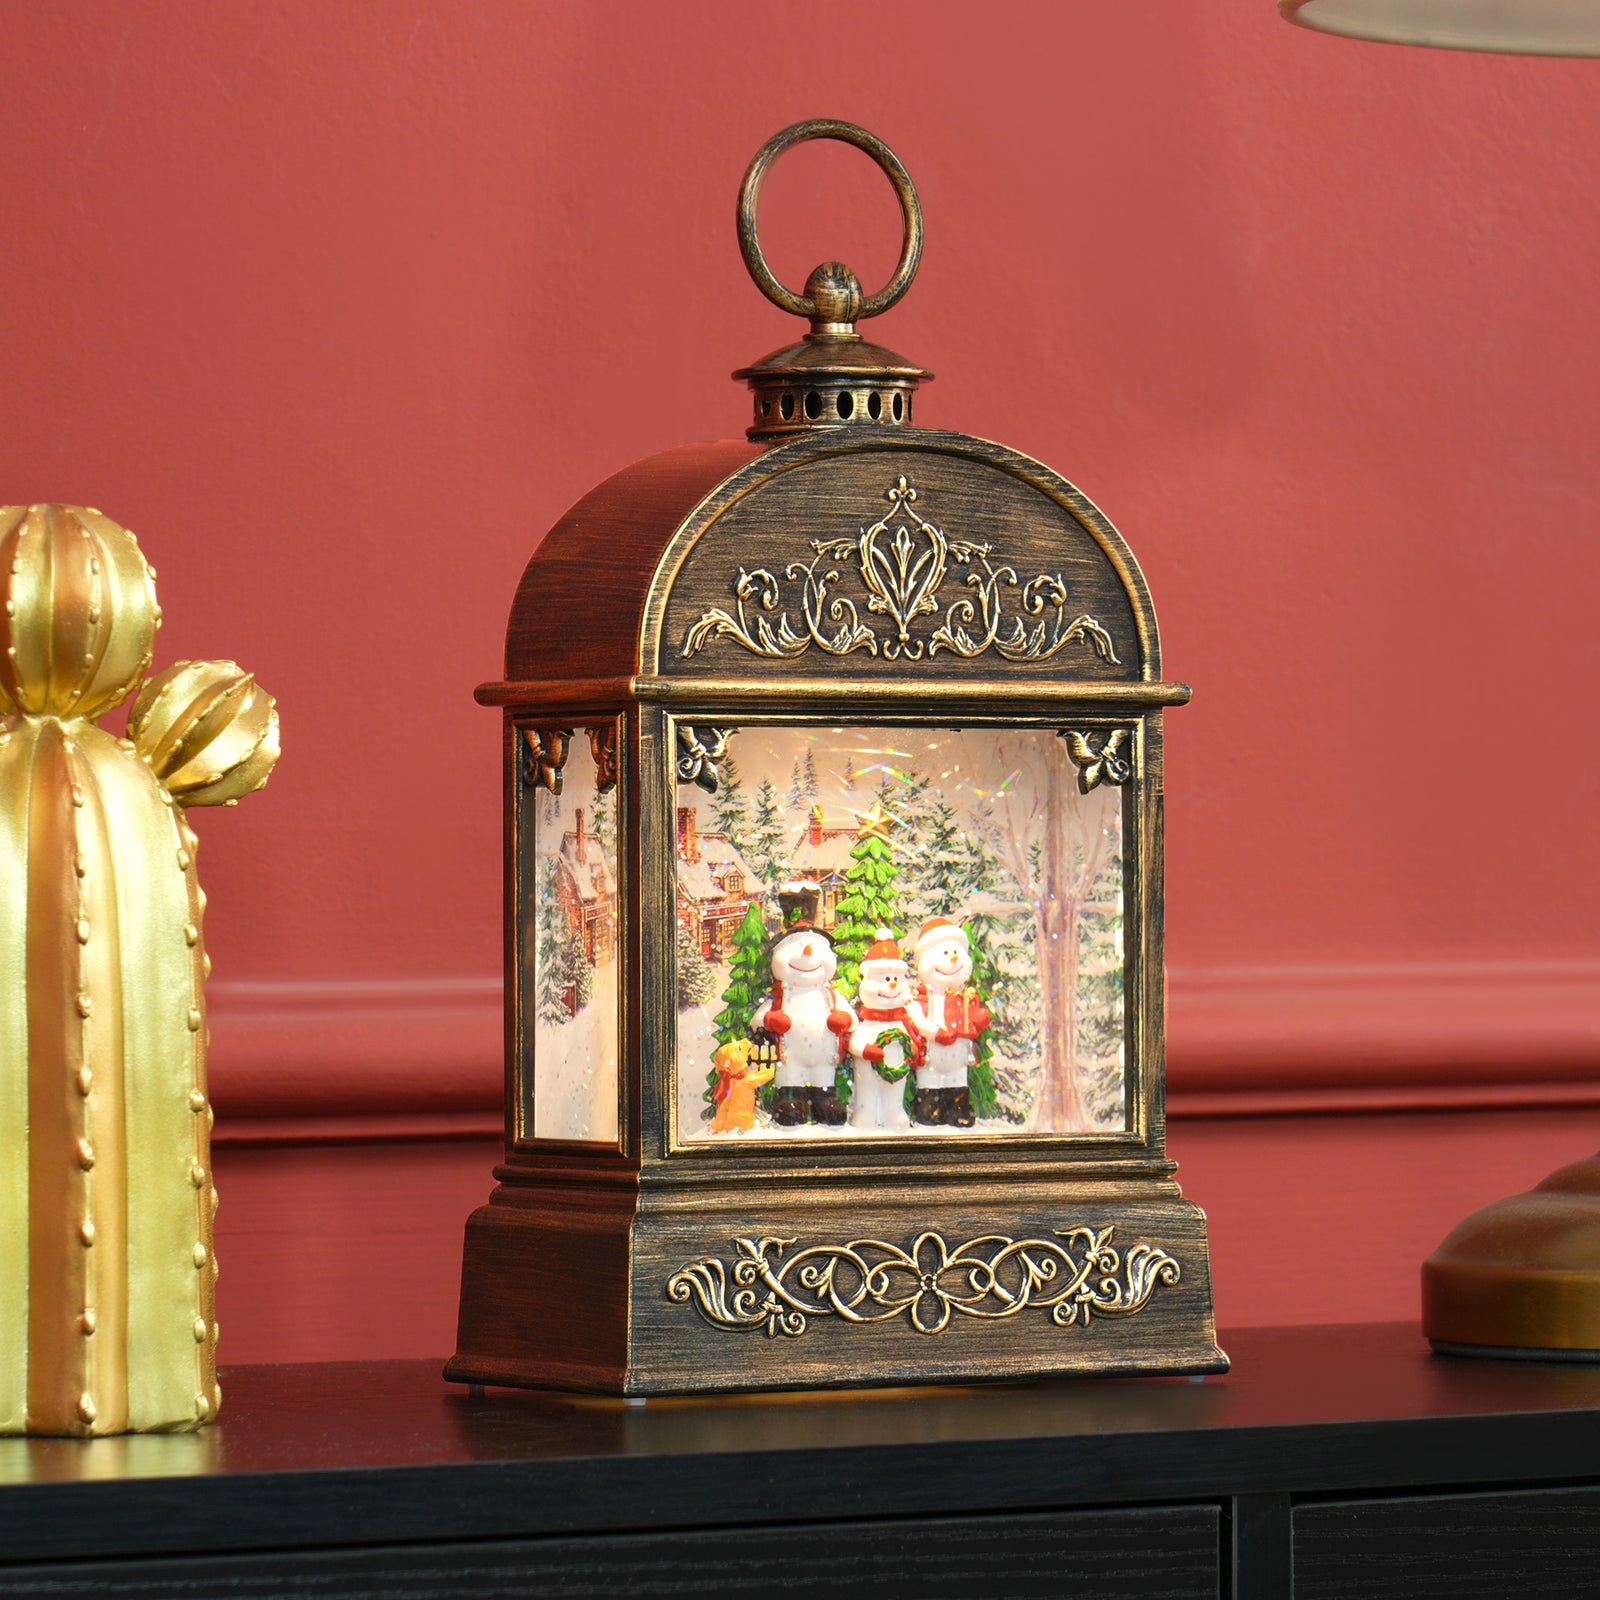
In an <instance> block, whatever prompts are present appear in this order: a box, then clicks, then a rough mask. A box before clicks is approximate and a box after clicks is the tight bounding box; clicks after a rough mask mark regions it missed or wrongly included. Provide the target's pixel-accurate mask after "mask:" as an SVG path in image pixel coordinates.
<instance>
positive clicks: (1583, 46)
mask: <svg viewBox="0 0 1600 1600" xmlns="http://www.w3.org/2000/svg"><path fill="white" fill-rule="evenodd" d="M1278 9H1279V10H1280V11H1281V12H1282V13H1283V15H1284V17H1285V18H1286V19H1287V20H1288V21H1290V22H1293V23H1296V24H1298V26H1300V27H1302V28H1315V29H1317V30H1318V32H1320V33H1337V34H1342V35H1343V36H1344V37H1345V38H1347V39H1376V40H1378V41H1380V42H1381V43H1384V44H1422V45H1434V46H1437V47H1439V48H1442V49H1446V50H1500V51H1505V52H1508V53H1510V54H1515V55H1532V56H1596V55H1600V0H1278Z"/></svg>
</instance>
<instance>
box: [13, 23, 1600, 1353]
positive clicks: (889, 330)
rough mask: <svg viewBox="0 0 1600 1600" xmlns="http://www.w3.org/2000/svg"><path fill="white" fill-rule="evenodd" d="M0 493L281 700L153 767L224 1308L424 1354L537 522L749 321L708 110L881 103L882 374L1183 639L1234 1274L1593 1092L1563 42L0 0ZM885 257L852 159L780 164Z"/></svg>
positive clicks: (1577, 1143)
mask: <svg viewBox="0 0 1600 1600" xmlns="http://www.w3.org/2000/svg"><path fill="white" fill-rule="evenodd" d="M0 38H3V47H4V54H5V62H6V74H5V80H6V87H7V95H6V113H5V118H4V135H3V139H0V216H3V217H4V219H5V220H4V244H3V247H0V248H3V252H4V260H3V278H0V349H3V351H4V355H5V364H4V370H5V379H4V386H3V396H4V398H3V400H0V407H3V410H0V500H6V501H24V500H35V499H55V500H68V501H83V502H87V503H89V504H93V505H97V506H99V507H101V508H102V509H104V510H105V511H107V512H108V513H109V514H110V515H112V516H114V517H116V518H118V519H119V520H121V521H123V522H125V523H127V524H128V525H129V526H131V527H132V528H133V529H134V530H135V531H136V532H137V533H138V534H139V535H140V537H141V539H142V540H143V542H144V545H145V548H146V551H147V553H148V554H149V556H150V558H151V560H152V561H153V562H154V563H155V565H156V567H157V569H158V571H159V574H160V580H159V582H160V590H161V597H162V601H163V604H164V607H165V611H166V616H167V623H166V626H165V628H164V631H163V634H162V636H161V640H160V655H159V656H158V660H159V661H166V660H170V659H174V658H177V657H182V656H191V655H222V656H233V657H236V658H237V659H238V660H240V661H241V662H243V663H245V664H246V665H248V666H249V667H251V668H253V669H254V670H256V671H257V672H258V673H259V675H260V677H261V679H262V681H263V682H264V683H265V684H266V685H267V687H268V688H269V689H271V690H272V691H273V692H274V693H275V694H276V695H277V696H278V699H279V704H280V707H281V711H282V716H283V723H284V744H285V755H284V758H283V762H282V765H281V768H280V770H279V772H278V774H277V776H275V777H274V779H273V781H272V784H271V786H270V787H269V788H268V789H267V790H266V792H265V793H264V794H262V795H259V796H257V797H254V798H252V799H251V800H250V801H248V802H247V803H246V804H244V805H242V806H241V807H240V808H239V809H238V811H237V812H229V813H227V814H226V815H224V816H221V817H213V816H206V817H203V818H201V819H200V823H199V825H200V828H201V830H202V834H203V838H204V853H203V855H202V858H201V868H202V873H203V876H204V880H205V883H206V886H207V889H208V890H209V892H210V894H211V896H212V904H213V909H212V912H211V914H210V921H209V936H210V942H211V945H212V949H213V954H214V956H215V960H216V970H217V977H216V980H215V984H214V989H213V1000H214V1019H215V1049H214V1074H215V1081H216V1098H217V1102H218V1105H219V1108H220V1111H221V1117H220V1120H219V1125H218V1136H219V1140H221V1141H222V1142H223V1144H222V1153H221V1155H220V1157H219V1162H218V1166H219V1172H220V1181H221V1186H222V1191H223V1210H222V1213H221V1219H220V1220H221V1234H220V1244H221V1248H220V1252H219V1253H220V1255H221V1259H222V1262H223V1278H222V1295H223V1300H224V1305H223V1326H224V1333H225V1338H226V1339H227V1341H228V1343H227V1346H226V1353H227V1354H228V1355H230V1356H231V1357H232V1358H233V1359H235V1360H239V1359H294V1358H304V1357H313V1356H335V1355H347V1354H357V1353H367V1354H372V1355H399V1354H424V1353H436V1352H439V1351H441V1350H443V1349H445V1348H446V1346H447V1345H448V1343H449V1341H450V1337H451V1329H452V1325H453V1315H454V1292H455V1290H454V1276H455V1271H456V1262H457V1252H458V1249H459V1239H460V1228H461V1222H462V1220H463V1218H464V1216H465V1213H466V1211H467V1210H468V1209H469V1208H470V1207H471V1206H472V1205H473V1204H475V1203H477V1202H478V1201H479V1200H481V1199H482V1197H483V1196H484V1194H485V1193H486V1192H487V1187H488V1181H489V1179H488V1167H489V1165H490V1162H491V1160H492V1156H493V1147H492V1141H490V1140H488V1139H487V1138H486V1137H484V1133H485V1130H487V1129H488V1128H489V1127H491V1126H492V1121H493V1115H492V1108H493V1106H494V1104H495V1098H496V1093H497V1082H498V1071H499V1067H498V1056H499V1033H498V1010H497V1008H498V983H497V973H498V959H499V957H498V895H499V865H500V863H499V822H498V811H497V808H498V774H497V748H498V747H497V738H498V734H497V719H496V717H495V715H493V714H492V713H489V712H486V711H483V710H480V709H478V708H476V707H475V706H474V705H473V704H472V701H471V690H472V687H473V686H474V685H475V684H476V683H477V682H478V681H480V680H481V679H484V678H488V677H493V676H495V675H496V674H497V673H498V670H499V657H500V642H501V630H502V624H503V618H504V614H505V609H506V607H507V604H508V603H509V600H510V596H511V592H512V588H513V586H514V584H515V581H516V578H517V575H518V573H519V572H520V570H521V567H522V565H523V563H524V561H525V560H526V557H527V554H528V552H529V550H530V548H531V547H532V546H533V544H534V543H535V542H536V541H537V539H538V538H539V536H540V533H541V532H542V530H543V529H544V528H546V527H547V526H548V525H549V524H550V523H551V522H552V521H553V520H554V518H555V517H556V516H557V515H559V514H560V512H561V511H562V510H563V509H564V508H565V506H566V505H567V504H568V503H569V502H571V501H572V500H573V499H574V498H576V497H577V496H578V495H579V494H580V493H581V492H582V491H583V490H584V489H586V488H587V487H588V486H589V485H590V484H592V483H593V482H594V481H595V480H597V479H598V478H600V477H601V476H603V475H605V474H607V473H609V472H610V471H612V470H614V469H615V468H617V467H618V466H620V465H622V464H624V463H626V462H627V461H629V460H631V459H633V458H634V457H636V456H639V455H641V454H644V453H646V452H649V451H652V450H656V449H659V448H662V447H665V446H667V445H670V444H674V443H678V442H681V441H684V440H687V439H693V438H701V437H725V436H728V435H730V434H736V433H737V432H738V431H739V430H740V429H742V427H743V425H744V422H745V413H746V404H747V402H746V399H745V396H744V394H743V391H742V389H740V388H739V387H737V386H735V385H734V384H732V383H730V382H729V381H728V379H727V377H726V374H727V373H728V371H730V370H731V369H732V368H733V367H735V366H737V365H741V364H743V363H744V362H746V361H748V360H750V359H752V358H754V357H758V356H760V355H762V354H764V353H765V352H766V351H767V350H769V349H771V348H773V347H774V346H776V345H778V344H781V343H783V342H786V340H787V339H788V338H789V337H791V332H790V329H789V328H788V327H787V326H786V323H787V322H788V319H786V318H784V317H782V316H781V315H780V314H779V313H777V312H776V311H775V310H773V309H772V308H771V307H769V306H768V305H767V304H766V302H765V301H763V300H762V299H761V298H760V297H759V296H758V295H757V293H756V291H755V290H754V289H753V287H751V285H750V284H749V283H748V281H747V280H746V278H745V276H744V271H743V268H742V266H741V264H740V262H739V259H738V254H737V251H736V249H735V247H734V241H733V230H732V209H733V199H734V194H735V190H736V186H737V183H738V179H739V175H740V173H741V171H742V169H743V166H744V163H745V162H746V161H747V159H748V158H749V156H750V154H751V153H752V152H753V151H754V150H755V148H756V147H757V146H758V145H759V144H760V143H761V141H762V140H763V139H764V138H765V137H766V136H767V135H768V134H769V133H771V132H773V131H775V130H776V129H777V128H778V127H780V126H782V125H784V124H785V123H787V122H790V121H793V120H795V119H797V118H799V117H801V116H807V115H835V116H844V117H849V118H852V119H854V120H857V121H861V122H864V123H866V124H867V125H868V126H870V127H871V128H873V129H874V130H876V131H877V132H879V133H881V134H882V135H883V136H884V137H886V138H887V139H888V140H889V141H890V143H891V144H893V145H894V146H895V148H896V149H897V150H898V151H899V152H900V154H901V155H902V156H903V158H904V159H905V160H906V162H907V164H908V165H909V167H910V168H911V170H912V173H913V175H914V176H915V178H916V180H917V183H918V185H919V187H920V189H921V191H922V195H923V199H924V203H925V207H926V212H927V224H928V247H927V253H926V256H925V261H924V267H923V271H922V274H921V277H920V279H919V281H918V283H917V286H916V288H915V290H914V291H913V292H912V294H911V296H910V298H909V299H908V300H907V301H906V302H905V303H904V304H903V305H902V306H901V307H900V308H899V309H897V310H896V311H895V312H893V313H891V315H890V316H889V317H887V318H885V319H884V321H883V322H882V324H881V325H880V334H881V337H882V338H883V340H884V341H885V342H887V343H888V344H890V345H892V346H893V347H894V348H896V349H899V350H902V351H904V352H905V353H906V354H908V355H910V356H913V357H914V358H916V359H917V360H919V361H922V362H925V363H926V364H927V365H929V366H931V367H933V368H934V370H935V371H936V372H937V373H938V374H939V377H938V381H937V382H936V383H935V384H934V385H933V386H932V388H931V389H930V390H928V391H927V393H926V395H925V396H923V397H922V398H919V401H918V416H919V420H921V421H924V422H926V423H930V424H934V425H939V426H949V427H958V428H964V429H968V430H970V431H973V432H976V433H980V434H983V435H985V436H988V437H991V438H997V439H1002V440H1004V441H1006V442H1007V443H1010V444H1012V445H1015V446H1017V447H1018V448H1020V449H1022V450H1024V451H1027V452H1029V453H1030V454H1033V455H1036V456H1039V457H1041V458H1042V459H1043V460H1045V461H1047V462H1048V463H1050V464H1051V465H1053V466H1055V467H1056V468H1058V469H1059V470H1060V471H1062V472H1064V473H1065V474H1066V475H1067V476H1068V477H1069V478H1071V479H1073V480H1074V481H1075V482H1076V483H1078V484H1079V485H1080V486H1081V487H1082V488H1084V489H1085V490H1086V491H1088V493H1090V494H1091V495H1092V496H1093V497H1094V498H1095V499H1096V500H1097V501H1098V502H1099V503H1100V504H1101V505H1102V506H1103V507H1104V509H1105V510H1106V511H1107V513H1108V514H1109V515H1110V516H1111V517H1112V519H1113V520H1114V521H1115V522H1116V523H1117V524H1118V526H1119V527H1120V528H1121V529H1122V530H1123V531H1124V533H1126V535H1127V536H1128V538H1129V540H1130V541H1131V543H1132V545H1133V547H1134V549H1135V551H1136V552H1137V553H1138V555H1139V557H1140V559H1141V561H1142V563H1143V565H1144V567H1145V571H1146V573H1147V575H1148V577H1149V579H1150V582H1151V585H1152V588H1153V590H1154V594H1155V598H1156V603H1157V607H1158V610H1159V611H1160V614H1161V617H1162V621H1163V625H1164V630H1165V638H1166V645H1167V665H1168V668H1169V670H1170V673H1171V674H1172V675H1173V676H1176V677H1180V678H1183V679H1186V680H1188V681H1190V682H1192V683H1194V685H1195V686H1196V691H1197V692H1196V697H1195V701H1194V704H1193V705H1192V706H1191V707H1189V708H1187V709H1185V710H1183V711H1180V712H1178V713H1176V714H1174V715H1173V717H1172V718H1171V721H1170V743H1169V763H1168V767H1169V780H1168V797H1169V798H1168V819H1169V828H1170V833H1169V881H1168V915H1169V923H1168V926H1169V942H1170V954H1171V963H1172V968H1173V971H1172V1025H1171V1033H1172V1074H1171V1083H1172V1102H1173V1127H1172V1145H1173V1149H1174V1152H1175V1154H1176V1155H1177V1156H1178V1158H1179V1160H1180V1161H1181V1162H1182V1163H1183V1172H1182V1174H1181V1176H1182V1178H1183V1181H1184V1182H1185V1184H1186V1187H1187V1189H1188V1191H1189V1192H1190V1193H1191V1194H1193V1195H1194V1196H1195V1197H1196V1198H1197V1199H1199V1200H1200V1201H1201V1203H1202V1204H1204V1205H1206V1207H1207V1208H1208V1210H1209V1211H1210V1213H1211V1216H1212V1219H1213V1228H1214V1240H1215V1244H1214V1248H1215V1256H1216V1271H1217V1292H1218V1301H1219V1315H1220V1317H1221V1319H1222V1321H1223V1322H1224V1323H1232V1324H1234V1325H1239V1324H1243V1323H1251V1322H1271V1321H1289V1320H1306V1319H1324V1318H1366V1317H1405V1316H1410V1315H1412V1314H1414V1309H1415V1281H1416V1265H1417V1262H1418V1260H1419V1258H1420V1257H1421V1256H1422V1255H1423V1254H1425V1253H1426V1252H1427V1251H1428V1249H1429V1248H1431V1246H1432V1245H1433V1244H1434V1243H1436V1242H1437V1240H1438V1238H1439V1237H1440V1236H1441V1235H1442V1234H1443V1232H1444V1231H1445V1230H1446V1229H1447V1228H1448V1227H1449V1225H1450V1224H1451V1223H1452V1222H1453V1221H1454V1220H1455V1219H1456V1218H1457V1217H1459V1216H1460V1215H1461V1214H1462V1213H1463V1212H1464V1211H1465V1210H1467V1209H1470V1208H1471V1207H1472V1206H1473V1205H1475V1204H1478V1203H1480V1202H1482V1201H1483V1200H1486V1199H1488V1198H1490V1197H1492V1196H1493V1195H1495V1194H1496V1193H1499V1192H1502V1191H1504V1190H1506V1189H1510V1188H1516V1187H1522V1186H1525V1185H1526V1184H1527V1183H1529V1182H1531V1181H1532V1180H1533V1179H1535V1178H1537V1177H1538V1176H1539V1175H1540V1174H1541V1173H1542V1172H1543V1171H1545V1170H1547V1169H1548V1168H1550V1167H1552V1166H1554V1165H1556V1164H1558V1163H1559V1162H1561V1161H1563V1160H1565V1159H1567V1158H1569V1157H1571V1156H1574V1155H1577V1154H1581V1153H1585V1152H1587V1151H1589V1150H1592V1149H1593V1148H1595V1146H1596V1144H1597V1142H1600V1073H1597V1072H1596V1068H1597V1067H1600V845H1597V843H1596V841H1595V838H1594V834H1593V818H1594V816H1595V812H1596V802H1597V799H1600V748H1597V742H1596V740H1595V738H1594V737H1593V734H1592V731H1591V730H1592V724H1593V720H1594V710H1593V708H1594V705H1595V700H1596V692H1597V690H1600V640H1597V638H1596V637H1595V630H1594V628H1593V626H1592V622H1591V619H1592V617H1593V615H1594V608H1595V604H1596V599H1597V595H1600V541H1597V539H1596V537H1595V535H1596V527H1595V524H1596V507H1597V501H1600V453H1597V450H1596V441H1597V439H1600V377H1597V373H1600V318H1597V316H1596V313H1595V285H1596V282H1597V281H1600V277H1597V268H1600V259H1597V257H1600V245H1597V239H1600V227H1597V225H1600V63H1594V62H1548V61H1531V60H1512V59H1505V58H1494V57H1475V56H1467V55H1458V54H1449V53H1432V52H1427V51H1418V50H1405V49H1385V48H1380V47H1376V46H1363V45H1357V44H1351V43H1346V42H1341V41H1336V40H1331V39H1324V38H1319V37H1315V36H1312V35H1309V34H1305V33H1302V32H1299V31H1297V30H1294V29H1290V28H1288V27H1285V26H1284V25H1283V24H1282V23H1280V22H1279V21H1278V20H1277V19H1276V16H1275V12H1274V8H1273V6H1272V5H1271V4H1270V3H1269V0H1192V3H1189V4H1185V5H1181V6H1180V5H1165V6H1161V7H1157V8H1151V7H1141V6H1106V5H1103V4H1096V3H1090V0H1056V3H1053V4H1049V5H999V6H987V7H979V8H974V7H973V6H971V5H968V4H952V3H932V0H920V3H916V4H910V3H906V4H884V3H880V4H877V5H874V6H870V7H860V8H857V9H856V10H855V11H852V12H851V13H850V16H849V19H848V25H847V26H845V25H843V24H842V22H841V20H840V19H838V18H834V17H832V15H831V14H828V15H824V13H823V12H820V11H818V10H817V9H816V8H815V7H800V6H793V7H753V6H750V5H747V4H743V3H732V0H729V3H715V4H707V3H697V4H686V5H679V6H671V7H666V6H661V7H656V6H648V5H643V4H637V3H611V4H598V3H591V4H582V5H580V4H528V3H516V0H474V3H470V4H463V3H461V0H412V3H406V4H401V3H399V0H382V3H378V0H361V3H342V4H331V3H329V0H253V3H249V4H245V3H241V0H166V3H164V4H161V5H156V4H150V3H134V4H129V3H126V0H57V3H54V4H52V5H49V6H40V5H36V4H30V3H27V0H3V3H0ZM763 227H764V230H765V236H766V238H767V241H768V243H769V248H770V251H771V253H772V255H773V257H774V259H775V261H776V263H777V265H778V266H779V268H780V270H781V271H782V273H783V274H784V275H785V276H787V277H788V278H789V280H790V281H791V282H796V283H798V282H799V281H801V280H802V279H803V278H804V275H805V273H806V272H807V270H808V269H809V268H810V267H811V266H812V265H813V264H814V263H815V262H816V261H818V260H822V259H825V258H827V257H830V256H843V257H844V258H845V259H847V260H850V261H851V262H852V263H854V264H855V265H856V266H857V267H858V269H859V270H860V271H861V273H862V276H863V277H864V278H865V279H866V280H867V281H868V283H869V286H870V285H872V284H873V283H875V282H876V281H881V279H882V277H883V276H884V275H886V273H887V270H888V268H889V266H890V264H891V263H892V259H893V255H894V250H895V246H896V243H897V228H896V221H895V217H894V213H893V210H892V206H891V203H890V198H889V193H888V190H887V187H886V186H885V185H884V184H883V183H882V180H881V179H879V178H878V177H877V176H876V174H875V173H874V172H873V171H872V169H871V168H870V166H869V165H868V164H867V162H866V161H865V158H863V157H861V156H859V155H857V154H856V153H855V152H852V151H848V150H844V149H841V148H835V147H826V148H824V147H812V148H810V149H807V150H804V151H801V152H797V153H796V154H794V155H793V156H791V157H788V158H786V159H785V161H784V162H783V163H782V164H781V165H780V166H779V168H778V169H777V170H776V172H775V174H774V177H773V179H772V181H771V183H770V185H769V189H768V197H767V200H766V203H765V208H764V211H763Z"/></svg>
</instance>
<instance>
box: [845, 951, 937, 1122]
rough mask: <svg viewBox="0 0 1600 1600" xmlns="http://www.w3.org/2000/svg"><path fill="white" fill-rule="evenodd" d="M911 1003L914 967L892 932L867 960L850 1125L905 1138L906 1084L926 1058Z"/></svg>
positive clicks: (854, 1037)
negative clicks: (909, 1013) (908, 1004)
mask: <svg viewBox="0 0 1600 1600" xmlns="http://www.w3.org/2000/svg"><path fill="white" fill-rule="evenodd" d="M910 998H911V968H910V966H909V965H908V964H907V963H906V962H905V960H904V959H903V958H902V957H901V955H900V947H899V945H897V944H896V943H895V940H894V935H893V934H892V933H891V932H890V931H889V930H888V929H887V928H879V929H878V932H877V942H876V943H874V944H871V945H869V946H868V947H867V951H866V954H865V955H863V956H862V958H861V978H860V981H859V982H858V983H857V985H856V1015H857V1016H858V1017H860V1019H861V1020H860V1021H859V1022H858V1023H857V1024H856V1026H855V1028H854V1029H853V1030H852V1031H851V1034H850V1058H851V1060H852V1061H853V1062H854V1064H855V1086H854V1090H853V1092H852V1094H851V1099H850V1126H851V1127H852V1128H862V1129H866V1130H868V1131H869V1132H879V1131H881V1132H886V1133H903V1132H904V1131H905V1130H906V1129H908V1128H909V1127H910V1126H911V1119H910V1117H908V1116H907V1115H906V1103H905V1080H906V1074H907V1073H909V1072H910V1071H911V1070H912V1069H913V1067H915V1065H916V1064H917V1061H918V1060H919V1059H920V1057H921V1054H922V1040H921V1039H920V1038H919V1037H918V1035H917V1034H916V1033H915V1032H914V1031H913V1029H912V1026H911V1019H910V1018H909V1017H908V1016H907V1015H906V1002H907V1001H908V1000H909V999H910Z"/></svg>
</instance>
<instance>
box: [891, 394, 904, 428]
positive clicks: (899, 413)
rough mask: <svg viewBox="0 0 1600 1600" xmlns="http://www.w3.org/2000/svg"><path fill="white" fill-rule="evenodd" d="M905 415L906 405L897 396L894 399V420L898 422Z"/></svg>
mask: <svg viewBox="0 0 1600 1600" xmlns="http://www.w3.org/2000/svg"><path fill="white" fill-rule="evenodd" d="M905 414H906V403H905V401H904V400H903V399H901V397H900V396H899V395H896V396H895V397H894V420H895V421H896V422H898V421H899V420H900V419H901V417H903V416H904V415H905Z"/></svg>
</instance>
